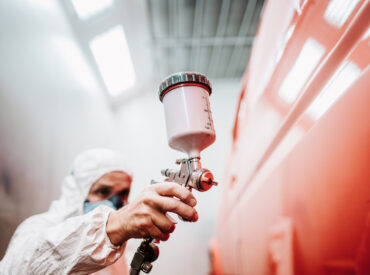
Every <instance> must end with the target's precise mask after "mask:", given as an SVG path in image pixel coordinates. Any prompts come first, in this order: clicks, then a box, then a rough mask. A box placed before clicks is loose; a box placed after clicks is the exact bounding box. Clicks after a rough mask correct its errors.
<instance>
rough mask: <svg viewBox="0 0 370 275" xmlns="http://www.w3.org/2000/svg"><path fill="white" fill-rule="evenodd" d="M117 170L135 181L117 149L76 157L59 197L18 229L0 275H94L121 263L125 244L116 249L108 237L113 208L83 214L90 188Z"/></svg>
mask: <svg viewBox="0 0 370 275" xmlns="http://www.w3.org/2000/svg"><path fill="white" fill-rule="evenodd" d="M113 171H123V172H125V173H127V174H128V175H130V176H131V177H132V173H131V171H130V170H129V169H128V168H127V166H126V163H125V161H124V159H123V157H122V156H121V155H120V154H118V153H116V152H114V151H111V150H108V149H92V150H89V151H86V152H84V153H82V154H81V155H79V156H77V158H76V159H75V161H74V163H73V166H72V170H71V172H70V174H69V175H68V176H67V177H66V178H65V179H64V181H63V184H62V194H61V197H60V198H59V199H58V200H56V201H53V202H52V204H51V206H50V208H49V210H48V211H47V212H45V213H42V214H39V215H35V216H32V217H30V218H28V219H26V220H25V221H24V222H22V223H21V225H20V226H19V227H18V228H17V230H16V232H15V233H14V235H13V237H12V239H11V241H10V244H9V246H8V250H7V252H6V254H5V256H4V258H3V260H2V261H1V262H0V274H91V273H93V272H96V271H98V270H100V269H102V268H104V267H106V266H108V265H111V264H113V263H114V262H115V261H117V260H118V259H119V258H120V256H121V255H122V253H123V250H124V247H125V245H122V246H114V245H113V244H112V243H111V242H110V240H109V238H108V236H107V234H106V222H107V219H108V215H109V213H110V212H111V211H113V210H112V209H110V208H109V207H107V206H99V207H97V208H96V209H94V210H93V211H91V212H89V213H87V214H85V215H83V202H84V200H85V199H86V197H87V194H88V192H89V190H90V188H91V186H92V184H93V183H94V182H95V181H97V180H98V179H99V178H100V177H101V176H103V175H104V174H106V173H109V172H113Z"/></svg>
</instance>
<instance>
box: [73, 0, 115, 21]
mask: <svg viewBox="0 0 370 275" xmlns="http://www.w3.org/2000/svg"><path fill="white" fill-rule="evenodd" d="M71 1H72V4H73V7H74V9H75V10H76V12H77V15H78V17H79V18H80V19H87V18H89V17H91V16H93V15H95V14H97V13H99V12H101V11H103V10H105V9H107V8H109V7H110V6H112V4H113V0H71Z"/></svg>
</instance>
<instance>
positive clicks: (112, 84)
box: [90, 25, 135, 96]
mask: <svg viewBox="0 0 370 275" xmlns="http://www.w3.org/2000/svg"><path fill="white" fill-rule="evenodd" d="M90 49H91V52H92V54H93V56H94V59H95V61H96V64H97V65H98V68H99V71H100V74H101V76H102V78H103V80H104V82H105V85H106V87H107V89H108V92H109V93H110V94H111V96H118V95H119V94H121V93H122V92H123V91H125V90H127V89H129V88H131V87H133V86H134V84H135V71H134V67H133V63H132V60H131V55H130V51H129V48H128V45H127V41H126V37H125V33H124V30H123V28H122V26H121V25H118V26H116V27H114V28H112V29H110V30H108V31H107V32H104V33H103V34H101V35H99V36H96V37H95V38H94V39H93V40H91V42H90Z"/></svg>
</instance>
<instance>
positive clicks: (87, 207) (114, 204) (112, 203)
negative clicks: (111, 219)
mask: <svg viewBox="0 0 370 275" xmlns="http://www.w3.org/2000/svg"><path fill="white" fill-rule="evenodd" d="M99 205H106V206H108V207H110V208H112V209H114V210H118V209H120V208H121V207H123V206H124V204H123V203H122V201H121V199H120V198H119V196H118V195H114V196H113V197H110V198H109V199H107V200H104V201H97V202H90V201H89V200H88V199H86V200H85V201H84V213H85V214H86V213H88V212H90V211H92V210H94V209H95V208H97V207H98V206H99Z"/></svg>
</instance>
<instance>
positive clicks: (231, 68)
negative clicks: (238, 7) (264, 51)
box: [226, 0, 257, 75]
mask: <svg viewBox="0 0 370 275" xmlns="http://www.w3.org/2000/svg"><path fill="white" fill-rule="evenodd" d="M256 4H257V0H249V1H248V4H247V7H246V9H245V13H244V15H243V20H242V23H241V26H240V29H239V34H238V37H241V38H242V37H243V36H246V35H247V34H248V31H249V28H250V25H251V21H252V19H253V13H254V10H255V7H256ZM242 51H243V48H242V47H240V46H239V45H236V46H235V47H234V50H233V53H232V54H231V58H230V61H229V64H228V66H227V70H226V71H227V72H231V75H234V74H235V73H236V71H237V70H238V68H237V66H236V64H237V62H238V60H239V58H240V55H241V52H242Z"/></svg>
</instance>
